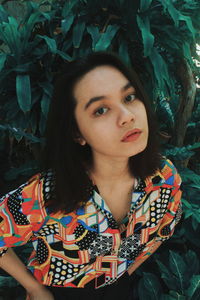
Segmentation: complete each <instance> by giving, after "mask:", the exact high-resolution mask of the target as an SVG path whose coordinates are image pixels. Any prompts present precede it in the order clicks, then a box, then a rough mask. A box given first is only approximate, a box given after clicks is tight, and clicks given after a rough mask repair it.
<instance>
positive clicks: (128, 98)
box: [125, 94, 136, 102]
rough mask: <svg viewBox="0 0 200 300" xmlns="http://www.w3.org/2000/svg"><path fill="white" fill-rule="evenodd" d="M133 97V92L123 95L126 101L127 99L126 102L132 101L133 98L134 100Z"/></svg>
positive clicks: (134, 96)
mask: <svg viewBox="0 0 200 300" xmlns="http://www.w3.org/2000/svg"><path fill="white" fill-rule="evenodd" d="M135 98H136V95H135V94H130V95H128V96H126V97H125V99H126V101H128V102H132V101H133V100H135Z"/></svg>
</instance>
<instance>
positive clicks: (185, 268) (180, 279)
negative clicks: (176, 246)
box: [139, 250, 200, 300]
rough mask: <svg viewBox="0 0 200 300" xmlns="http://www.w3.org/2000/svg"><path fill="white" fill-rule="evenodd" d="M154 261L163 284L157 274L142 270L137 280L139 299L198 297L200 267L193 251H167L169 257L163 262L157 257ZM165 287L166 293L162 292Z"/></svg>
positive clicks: (199, 291)
mask: <svg viewBox="0 0 200 300" xmlns="http://www.w3.org/2000/svg"><path fill="white" fill-rule="evenodd" d="M157 256H158V255H157ZM161 259H162V258H161ZM155 261H156V263H157V265H158V270H159V271H160V273H161V278H162V280H163V281H164V284H165V285H163V284H162V281H161V279H160V278H159V277H158V276H157V275H155V274H153V273H146V272H143V276H142V278H141V279H140V281H139V299H140V300H143V299H144V300H146V299H152V300H155V299H158V300H160V299H162V300H165V299H184V300H186V299H187V300H190V299H192V300H194V299H196V300H197V299H198V297H199V293H200V275H199V273H200V268H199V259H198V257H197V255H196V253H195V252H193V251H191V250H189V251H188V252H187V253H186V254H184V255H180V254H178V253H176V252H174V251H169V257H168V258H167V260H165V262H164V261H163V259H162V261H161V260H160V259H158V258H157V259H156V260H155ZM166 262H167V263H166ZM166 287H168V290H169V293H168V294H166V293H165V292H164V289H166Z"/></svg>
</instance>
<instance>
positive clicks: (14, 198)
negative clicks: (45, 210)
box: [8, 185, 30, 225]
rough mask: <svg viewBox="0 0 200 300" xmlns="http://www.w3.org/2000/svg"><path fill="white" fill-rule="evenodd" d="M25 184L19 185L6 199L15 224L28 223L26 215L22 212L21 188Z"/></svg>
mask: <svg viewBox="0 0 200 300" xmlns="http://www.w3.org/2000/svg"><path fill="white" fill-rule="evenodd" d="M24 186H25V185H23V186H21V187H20V188H19V189H17V190H15V191H14V192H13V193H12V194H10V197H9V199H8V208H9V211H10V213H11V214H12V216H13V218H14V220H15V223H16V224H17V225H28V224H30V223H29V221H28V220H27V216H26V215H24V214H23V213H22V203H23V202H24V199H23V198H22V194H21V193H22V190H23V187H24Z"/></svg>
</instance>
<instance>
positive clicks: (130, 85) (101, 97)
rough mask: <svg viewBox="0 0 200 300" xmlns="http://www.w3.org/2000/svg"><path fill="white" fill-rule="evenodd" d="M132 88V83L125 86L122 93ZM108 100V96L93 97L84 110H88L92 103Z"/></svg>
mask: <svg viewBox="0 0 200 300" xmlns="http://www.w3.org/2000/svg"><path fill="white" fill-rule="evenodd" d="M130 87H132V84H131V83H130V82H128V83H126V84H125V86H123V87H122V88H121V92H125V91H126V90H128V89H129V88H130ZM105 98H107V97H106V96H96V97H92V98H91V99H90V100H89V101H88V102H87V103H86V104H85V106H84V110H86V109H87V108H88V107H89V106H90V105H91V104H92V103H94V102H96V101H100V100H103V99H105Z"/></svg>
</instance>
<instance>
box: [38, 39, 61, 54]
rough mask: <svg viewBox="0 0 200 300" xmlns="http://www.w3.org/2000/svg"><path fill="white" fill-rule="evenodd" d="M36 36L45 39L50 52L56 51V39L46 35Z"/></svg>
mask: <svg viewBox="0 0 200 300" xmlns="http://www.w3.org/2000/svg"><path fill="white" fill-rule="evenodd" d="M37 36H38V37H40V38H41V39H43V40H45V42H46V44H47V46H48V47H49V50H50V51H51V52H52V53H56V51H57V45H56V41H55V40H54V39H52V38H50V37H48V36H46V35H37Z"/></svg>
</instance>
